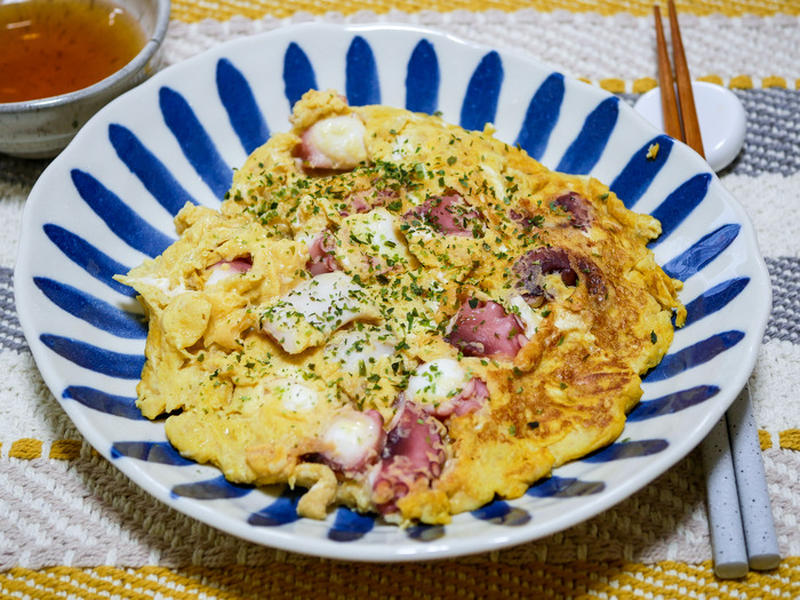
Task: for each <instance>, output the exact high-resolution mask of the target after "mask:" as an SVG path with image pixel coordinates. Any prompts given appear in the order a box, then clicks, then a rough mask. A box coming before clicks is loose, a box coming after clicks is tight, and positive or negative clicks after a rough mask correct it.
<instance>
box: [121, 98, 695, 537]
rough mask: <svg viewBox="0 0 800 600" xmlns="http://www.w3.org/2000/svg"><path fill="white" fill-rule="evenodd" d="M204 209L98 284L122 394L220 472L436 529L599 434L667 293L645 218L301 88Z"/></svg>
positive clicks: (185, 450)
mask: <svg viewBox="0 0 800 600" xmlns="http://www.w3.org/2000/svg"><path fill="white" fill-rule="evenodd" d="M291 124H292V128H291V130H290V131H289V132H288V133H281V134H277V135H274V136H273V137H272V138H271V139H270V140H269V141H268V142H267V143H266V144H264V145H263V146H261V147H260V148H258V149H256V150H255V151H254V152H253V153H252V155H251V156H250V157H249V158H248V159H247V161H246V163H245V164H244V165H243V166H242V168H240V169H238V170H237V171H236V172H235V175H234V180H233V184H232V187H231V189H230V191H229V193H228V194H227V196H226V199H225V200H224V202H223V203H222V206H221V207H220V210H212V209H210V208H205V207H200V206H195V205H191V204H187V205H186V206H185V207H184V208H183V209H182V210H181V211H180V212H179V213H178V215H177V216H176V218H175V225H176V229H177V233H178V234H179V236H180V237H179V239H178V240H177V241H176V242H175V243H174V244H172V245H171V246H170V247H169V248H167V249H166V250H165V251H164V253H163V254H162V255H161V256H159V257H157V258H155V259H153V260H148V261H146V262H145V263H144V264H142V265H141V266H138V267H136V268H134V269H133V270H131V271H130V272H129V273H128V274H126V275H121V276H119V277H118V279H119V280H120V281H122V282H124V283H126V284H128V285H130V286H132V287H133V288H135V289H136V290H137V292H138V293H139V294H140V296H139V297H140V300H141V302H142V304H143V305H144V307H145V309H146V312H147V315H148V317H149V322H150V327H149V333H148V337H147V343H146V350H145V353H146V363H145V366H144V369H143V371H142V378H141V382H140V383H139V385H138V388H137V392H138V400H137V404H138V406H139V408H140V409H141V411H142V413H143V414H144V415H145V416H146V417H148V418H151V419H154V418H157V417H162V416H164V415H166V419H165V428H166V434H167V436H168V438H169V440H170V442H171V443H172V444H173V445H174V446H175V447H176V448H177V449H178V450H179V451H180V453H181V454H182V455H183V456H185V457H187V458H190V459H193V460H196V461H198V462H202V463H210V464H213V465H216V466H217V467H218V468H219V469H220V470H221V471H222V472H223V473H224V475H225V477H226V478H227V479H229V480H230V481H233V482H237V483H248V484H255V485H270V484H285V485H288V486H291V487H294V486H300V487H301V488H305V489H307V491H306V492H305V493H304V495H303V496H302V498H301V500H300V502H299V504H298V512H299V514H300V515H302V516H306V517H311V518H317V519H321V518H325V516H326V515H327V514H328V512H329V511H330V510H331V509H332V508H333V507H334V506H336V505H346V506H349V507H351V508H354V509H356V510H358V511H362V512H373V513H377V514H379V515H381V516H382V518H383V519H384V520H385V521H387V522H390V523H396V524H399V525H402V526H405V525H408V524H410V523H413V522H423V523H430V524H439V523H447V522H449V521H450V519H451V518H452V515H454V514H457V513H460V512H463V511H469V510H474V509H476V508H478V507H480V506H481V505H483V504H485V503H486V502H489V501H491V500H492V499H493V498H494V497H495V496H501V497H504V498H515V497H518V496H520V495H522V494H523V493H524V492H525V491H526V490H527V488H528V487H529V486H530V485H531V484H532V483H534V482H535V481H537V480H538V479H540V478H542V477H546V476H548V475H549V474H550V472H551V470H552V469H553V468H554V467H557V466H558V465H561V464H564V463H565V462H567V461H570V460H573V459H575V458H578V457H581V456H583V455H585V454H587V453H589V452H591V451H593V450H596V449H598V448H600V447H602V446H604V445H606V444H608V443H610V442H612V441H613V440H614V439H615V438H617V436H619V434H620V432H621V431H622V429H623V426H624V424H625V416H626V413H627V412H628V411H630V410H631V408H632V407H633V406H635V405H636V403H637V402H638V400H639V398H640V396H641V394H642V390H641V375H642V374H644V373H645V372H647V371H648V370H649V369H651V368H652V367H654V366H655V365H657V364H658V362H659V361H660V360H661V358H662V357H663V355H664V354H665V352H666V351H667V348H668V347H669V345H670V342H671V340H672V336H673V325H672V322H673V318H674V319H675V322H676V323H677V324H678V325H680V324H682V322H683V319H684V318H685V314H686V313H685V309H684V307H683V306H682V304H681V302H680V300H679V299H678V291H679V290H680V288H681V283H680V282H679V281H677V280H674V279H671V278H670V277H668V276H667V275H666V274H665V273H664V272H663V271H662V270H661V268H660V267H659V266H658V265H657V264H656V262H655V260H654V257H653V254H652V252H651V251H650V250H649V249H648V248H647V242H648V241H649V240H652V239H654V238H656V237H658V235H659V234H660V224H659V222H658V221H657V220H656V219H654V218H652V217H650V216H647V215H640V214H636V213H634V212H631V211H629V210H627V209H626V208H625V207H624V205H623V204H622V202H621V201H620V200H619V199H618V198H617V197H616V196H615V195H614V193H613V192H611V191H610V190H609V189H608V187H607V186H606V185H604V184H602V183H601V182H599V181H597V180H595V179H593V178H590V177H585V176H575V175H568V174H564V173H558V172H554V171H551V170H549V169H547V168H545V167H544V166H543V165H541V164H540V163H538V162H537V161H535V160H534V159H532V158H530V157H529V156H528V155H527V154H526V153H525V152H524V151H523V150H521V149H520V148H518V147H513V146H509V145H508V144H505V143H503V142H501V141H499V140H497V139H496V138H494V137H493V135H492V129H491V127H490V126H488V125H487V127H486V128H485V129H484V131H482V132H477V131H465V130H464V129H462V128H460V127H457V126H454V125H450V124H447V123H446V122H444V121H443V120H442V119H441V118H440V117H438V116H431V115H425V114H414V113H411V112H408V111H406V110H401V109H397V108H390V107H387V106H360V107H351V106H348V104H347V102H346V101H345V99H344V98H342V97H341V96H340V95H338V94H337V93H336V92H334V91H324V92H320V91H309V92H308V93H306V94H305V95H304V96H303V97H302V99H301V100H300V101H299V102H298V103H297V104H296V106H295V107H294V110H293V113H292V116H291Z"/></svg>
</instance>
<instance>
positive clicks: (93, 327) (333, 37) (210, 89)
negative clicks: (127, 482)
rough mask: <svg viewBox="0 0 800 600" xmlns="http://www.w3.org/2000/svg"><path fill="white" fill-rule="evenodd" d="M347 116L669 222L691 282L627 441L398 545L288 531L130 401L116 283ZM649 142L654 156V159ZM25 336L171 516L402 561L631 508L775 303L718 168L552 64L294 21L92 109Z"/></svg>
mask: <svg viewBox="0 0 800 600" xmlns="http://www.w3.org/2000/svg"><path fill="white" fill-rule="evenodd" d="M311 87H316V88H320V89H326V88H335V89H338V90H340V91H341V92H342V93H344V94H345V95H346V96H347V98H348V100H349V102H350V103H351V104H353V105H361V104H373V103H384V104H389V105H394V106H400V107H407V108H409V109H412V110H415V111H423V112H429V113H432V112H434V111H441V112H442V113H443V115H444V117H445V118H446V119H447V120H448V121H451V122H455V123H459V124H461V125H462V126H464V127H466V128H469V129H482V128H483V125H484V123H486V122H489V121H490V122H493V123H494V124H495V126H496V128H497V136H498V137H499V138H500V139H503V140H506V141H507V142H509V143H512V144H520V145H521V146H522V147H523V148H525V149H526V150H527V151H528V153H529V154H530V155H531V156H533V157H534V158H537V159H539V160H541V161H542V162H544V163H545V164H546V165H548V166H550V167H553V168H556V169H559V170H562V171H567V172H570V173H585V174H591V175H593V176H595V177H597V178H598V179H600V180H601V181H604V182H606V183H608V184H610V185H611V189H612V190H614V191H615V192H616V193H617V195H618V196H619V197H620V198H622V200H623V201H624V202H625V204H626V205H627V206H628V207H631V208H633V209H634V210H636V211H639V212H647V213H650V214H652V215H654V216H656V217H658V218H659V219H660V220H661V223H662V225H663V229H664V233H663V235H662V236H661V238H659V239H658V240H656V241H655V242H654V243H653V244H652V247H653V250H654V251H655V253H656V256H657V258H658V261H659V263H661V264H662V265H664V268H665V270H666V271H667V272H668V273H669V274H670V275H672V276H674V277H678V278H680V279H683V280H684V281H685V282H686V285H685V288H684V290H683V292H682V293H681V297H682V299H683V301H684V303H685V304H686V306H687V309H688V312H689V317H688V320H687V324H686V327H684V328H683V329H681V330H679V331H678V332H677V334H676V335H675V341H674V342H673V344H672V347H671V348H670V352H669V354H668V355H667V356H666V357H665V358H664V360H663V361H662V362H661V364H660V365H659V366H658V367H657V368H656V369H655V370H653V371H652V372H651V373H650V374H649V375H648V377H647V378H646V381H645V384H644V397H643V400H642V402H641V403H640V404H639V405H638V406H637V407H636V408H635V409H634V411H633V412H632V413H631V415H630V417H629V419H628V424H627V425H626V427H625V432H624V433H623V434H622V436H621V438H620V441H617V442H616V443H614V444H612V445H611V446H609V447H608V448H605V449H603V450H601V451H598V452H595V453H594V454H592V455H590V456H587V457H586V458H584V459H583V460H578V461H575V462H573V463H571V464H569V465H566V466H564V467H561V468H559V469H557V470H556V472H555V473H554V476H553V477H552V478H550V479H547V480H544V481H542V482H541V483H538V484H536V485H534V486H532V487H531V488H530V489H529V490H528V492H527V493H526V494H525V495H524V496H523V497H521V498H519V499H517V500H502V499H498V500H496V501H494V502H492V503H491V504H489V505H487V506H485V507H483V508H481V509H480V510H476V511H474V512H472V513H469V514H462V515H458V516H457V517H455V518H454V519H453V522H452V524H450V525H447V526H445V527H428V526H417V527H411V528H409V529H406V530H401V529H398V528H396V527H393V526H387V525H383V524H381V523H380V522H379V521H377V520H376V519H374V518H373V517H372V516H362V515H358V514H356V513H354V512H351V511H350V510H348V509H345V508H339V509H337V510H336V511H334V512H333V513H332V514H330V515H329V517H328V519H327V520H326V521H314V520H309V519H301V518H298V516H297V513H296V511H295V507H296V503H297V498H298V496H297V494H292V493H283V494H281V493H280V491H275V490H262V489H254V488H251V487H246V486H240V485H232V484H230V483H227V482H226V481H225V480H224V479H223V478H222V477H221V475H220V473H219V471H217V470H216V469H214V468H212V467H209V466H204V465H198V464H195V463H194V462H191V461H189V460H186V459H184V458H182V457H181V456H180V455H179V454H178V453H177V452H176V451H175V450H174V449H173V448H172V447H171V446H170V445H169V443H168V442H167V441H166V438H165V436H164V424H163V422H150V421H147V420H144V419H143V418H142V417H141V415H140V414H139V411H138V410H137V409H136V407H135V405H134V397H135V386H136V383H137V381H138V378H139V373H140V370H141V368H142V365H143V363H144V356H143V350H144V340H145V335H146V325H145V324H144V323H143V319H142V311H141V308H140V307H139V305H138V303H137V301H136V300H135V298H134V292H133V290H132V289H130V288H128V287H126V286H124V285H121V284H119V283H116V282H115V281H114V280H113V279H112V276H113V275H114V274H115V273H124V272H126V271H127V270H128V269H129V268H130V267H132V266H134V265H138V264H139V263H141V262H142V261H143V260H144V259H146V258H148V257H151V256H156V255H157V254H159V253H160V252H161V251H162V250H163V249H164V248H165V247H166V246H167V245H168V244H169V243H170V242H171V241H172V240H173V239H175V237H176V235H175V231H174V228H173V225H172V216H173V215H174V214H175V213H176V212H177V211H178V209H179V208H180V207H181V206H182V205H183V204H184V202H185V201H187V200H189V201H191V202H197V203H200V204H204V205H208V206H212V207H217V206H219V204H220V200H221V199H222V197H223V196H224V194H225V191H226V190H227V189H228V186H229V184H230V182H231V175H232V169H233V168H235V167H237V166H239V165H241V164H242V163H243V162H244V160H245V158H246V157H247V155H248V154H249V153H250V152H251V151H252V150H253V149H254V148H256V147H257V146H259V145H260V144H262V143H263V142H265V141H266V140H267V139H268V138H269V136H270V134H271V133H272V132H275V131H282V130H286V129H288V121H287V118H288V116H289V114H290V107H291V106H292V104H293V103H294V101H296V100H297V99H298V98H300V96H301V95H302V93H303V92H305V91H306V90H307V89H308V88H311ZM653 144H658V152H657V154H656V156H655V157H654V158H648V156H647V155H648V150H649V149H650V148H651V146H652V145H653ZM15 275H16V299H17V308H18V311H19V315H20V320H21V322H22V325H23V328H24V330H25V335H26V336H27V338H28V343H29V344H30V347H31V350H32V351H33V355H34V357H35V358H36V362H37V364H38V365H39V369H40V370H41V372H42V375H43V376H44V379H45V381H46V382H47V384H48V386H49V387H50V389H51V390H52V391H53V393H54V394H55V396H56V397H57V398H58V399H59V401H60V402H61V404H62V406H63V407H64V410H66V411H67V413H68V414H69V416H70V417H71V418H72V420H73V421H74V422H75V425H76V426H77V427H78V429H79V430H80V431H81V432H82V433H83V435H84V436H85V437H86V438H87V440H88V441H89V442H90V443H91V444H92V445H93V446H94V447H95V448H96V449H97V450H98V451H99V452H100V453H101V454H102V455H103V456H105V457H106V458H107V459H108V460H110V461H112V462H113V463H114V464H115V465H116V466H117V467H118V468H119V469H121V470H122V471H123V472H124V473H125V474H126V475H128V476H129V477H130V478H131V479H133V480H134V481H135V482H136V483H138V484H139V485H140V486H141V487H143V488H144V489H145V490H147V491H148V492H150V493H151V494H153V495H154V496H155V497H157V498H159V499H160V500H162V501H163V502H164V503H166V504H168V505H169V506H171V507H174V508H175V509H177V510H179V511H182V512H184V513H186V514H188V515H191V516H193V517H195V518H197V519H200V520H201V521H204V522H206V523H208V524H210V525H213V526H214V527H217V528H219V529H221V530H223V531H227V532H229V533H231V534H234V535H237V536H240V537H242V538H246V539H248V540H252V541H254V542H258V543H262V544H266V545H269V546H275V547H279V548H284V549H287V550H293V551H297V552H304V553H308V554H316V555H323V556H329V557H334V558H341V559H360V560H412V559H415V560H417V559H423V558H433V557H444V556H455V555H460V554H467V553H471V552H478V551H485V550H492V549H497V548H501V547H504V546H508V545H511V544H516V543H520V542H524V541H528V540H532V539H535V538H539V537H541V536H544V535H547V534H550V533H553V532H555V531H559V530H561V529H564V528H566V527H569V526H571V525H574V524H576V523H578V522H580V521H582V520H584V519H587V518H589V517H591V516H593V515H595V514H597V513H599V512H600V511H602V510H604V509H607V508H608V507H610V506H612V505H613V504H615V503H617V502H619V501H620V500H622V499H624V498H626V497H627V496H629V495H630V494H632V493H633V492H635V491H636V490H638V489H639V488H641V487H642V486H644V485H645V484H647V483H648V482H650V481H652V480H653V479H654V478H655V477H656V476H658V475H659V474H661V473H663V472H664V471H665V470H666V469H668V468H669V467H670V466H672V465H673V464H675V462H677V461H678V460H679V459H680V458H682V457H683V456H685V455H686V454H687V453H688V452H689V451H690V450H691V449H692V448H693V447H694V446H695V445H696V444H698V443H699V442H700V440H701V439H702V438H703V437H704V436H705V434H706V433H707V432H708V431H709V430H710V428H711V427H712V425H713V424H714V423H715V422H716V421H717V420H718V419H719V418H720V416H721V415H722V414H723V412H724V411H725V410H726V409H727V407H728V405H729V404H730V403H731V402H732V400H733V398H734V397H735V396H736V394H737V393H738V392H739V390H740V389H741V388H742V387H743V386H744V384H745V381H746V379H747V377H748V375H749V373H750V371H751V369H752V367H753V365H754V362H755V357H756V352H757V349H758V347H759V345H760V342H761V336H762V333H763V331H764V327H765V325H766V319H767V315H768V312H769V305H770V291H769V280H768V277H767V272H766V269H765V266H764V263H763V261H762V259H761V257H760V255H759V251H758V248H757V246H756V239H755V235H754V232H753V228H752V226H751V224H750V222H749V221H748V219H747V217H746V215H745V213H744V211H743V210H742V208H741V207H740V206H739V204H738V203H737V202H736V201H735V200H733V198H731V197H730V195H729V194H728V193H727V192H726V191H725V189H724V188H723V187H722V185H721V184H720V182H719V180H718V179H717V178H716V177H715V176H714V174H713V173H711V172H710V170H709V167H708V165H707V164H706V163H705V162H704V161H703V160H702V159H701V158H700V157H699V156H698V155H697V154H695V153H694V152H693V151H691V150H690V149H689V148H687V147H686V146H684V145H683V144H680V143H678V142H674V141H673V140H671V139H670V138H668V137H666V136H664V135H662V134H659V132H658V131H656V130H655V129H653V128H652V127H651V126H650V125H649V124H647V123H646V122H645V121H644V120H643V119H642V118H641V117H639V116H638V115H637V114H636V113H634V111H633V110H632V109H630V108H629V107H628V106H626V105H625V104H624V103H622V102H620V101H619V100H618V99H617V98H615V97H613V96H610V95H609V94H607V93H605V92H603V91H601V90H599V89H597V88H594V87H592V86H589V85H586V84H584V83H581V82H578V81H576V80H572V79H570V78H568V77H565V76H564V75H562V74H561V73H559V72H557V71H556V70H554V69H553V68H551V67H548V66H545V65H542V64H539V63H537V62H534V61H531V60H529V59H527V58H522V57H519V56H516V55H514V54H513V53H509V52H501V51H496V50H492V49H491V48H485V47H480V46H476V45H473V44H469V43H465V42H462V41H459V40H456V39H454V38H452V37H449V36H445V35H442V34H440V33H436V32H433V31H428V30H423V29H418V28H412V27H399V26H394V25H369V26H347V27H340V26H328V25H303V26H299V27H287V28H285V29H281V30H278V31H275V32H273V33H269V34H265V35H261V36H256V37H252V38H247V39H243V40H239V41H235V42H231V43H228V44H224V45H221V46H219V47H217V48H215V49H213V50H211V51H209V52H206V53H205V54H202V55H201V56H197V57H196V58H193V59H192V60H189V61H186V62H185V63H182V64H180V65H177V66H174V67H171V68H169V69H167V70H165V71H163V72H162V73H160V74H158V75H157V76H155V77H153V78H152V79H150V80H149V81H148V82H147V83H145V84H143V85H141V86H140V87H138V88H137V89H134V90H133V91H131V92H129V93H127V94H125V95H123V96H121V97H120V98H118V99H117V100H115V101H114V102H112V103H111V104H109V105H108V106H107V107H106V108H105V109H104V110H102V111H101V112H100V113H98V114H97V116H95V117H94V118H93V119H92V120H91V121H90V122H89V123H88V124H87V125H86V126H85V127H84V128H83V129H82V130H81V132H80V133H79V134H78V136H77V137H76V138H75V140H74V141H73V142H72V144H70V146H69V147H68V148H67V149H66V150H65V151H64V152H63V153H62V154H61V155H60V156H59V157H58V159H57V160H55V161H54V162H53V163H52V164H51V165H50V167H48V169H47V170H46V171H45V172H44V174H43V175H42V177H41V178H40V179H39V181H38V183H37V184H36V186H35V187H34V189H33V191H32V193H31V196H30V198H29V200H28V205H27V207H26V211H25V217H24V221H23V231H22V240H21V244H20V253H19V260H18V263H17V268H16V274H15Z"/></svg>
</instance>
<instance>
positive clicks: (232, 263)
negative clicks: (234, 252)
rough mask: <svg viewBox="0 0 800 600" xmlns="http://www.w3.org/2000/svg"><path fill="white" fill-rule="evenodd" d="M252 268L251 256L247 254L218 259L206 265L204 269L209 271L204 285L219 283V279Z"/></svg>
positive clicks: (239, 273)
mask: <svg viewBox="0 0 800 600" xmlns="http://www.w3.org/2000/svg"><path fill="white" fill-rule="evenodd" d="M252 268H253V258H252V257H251V256H250V255H249V254H247V255H245V256H239V257H237V258H234V259H233V260H220V261H218V262H215V263H214V264H213V265H210V266H208V267H206V271H208V272H209V276H208V279H206V285H214V284H215V283H219V282H220V281H222V280H224V279H228V278H229V277H233V276H234V275H241V274H242V273H247V272H248V271H249V270H250V269H252Z"/></svg>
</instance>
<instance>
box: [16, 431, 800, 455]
mask: <svg viewBox="0 0 800 600" xmlns="http://www.w3.org/2000/svg"><path fill="white" fill-rule="evenodd" d="M777 438H778V443H777V446H778V447H779V448H783V449H784V450H800V429H785V430H783V431H779V432H778V436H777ZM758 439H759V442H760V443H761V449H762V450H767V449H769V448H772V447H773V446H774V445H775V444H774V443H773V439H772V434H770V432H769V431H766V430H765V429H761V430H759V432H758ZM82 446H83V441H82V440H78V439H67V440H55V441H53V442H52V443H51V444H50V449H49V452H46V448H45V444H44V442H43V441H42V440H37V439H35V438H21V439H18V440H14V441H12V442H11V444H10V447H9V451H8V457H9V458H19V459H23V460H32V459H35V458H41V457H42V456H45V455H46V456H47V457H48V458H53V459H56V460H72V459H76V458H78V457H79V456H80V454H81V448H82ZM2 447H3V445H2V442H0V451H2ZM87 448H89V447H88V446H87ZM90 451H91V449H90Z"/></svg>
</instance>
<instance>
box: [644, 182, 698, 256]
mask: <svg viewBox="0 0 800 600" xmlns="http://www.w3.org/2000/svg"><path fill="white" fill-rule="evenodd" d="M709 183H711V173H700V174H699V175H695V176H694V177H692V178H691V179H688V180H686V181H685V182H684V183H683V184H681V186H680V187H678V188H677V189H676V190H675V191H674V192H672V193H671V194H670V195H669V196H667V199H666V200H664V202H662V203H661V204H660V205H659V206H658V208H656V209H655V210H654V211H653V212H652V213H650V214H651V215H653V216H654V217H655V218H656V219H658V220H659V221H661V237H660V238H658V239H655V240H653V241H652V242H650V244H649V246H650V247H651V248H652V247H654V246H657V245H658V244H660V243H661V242H663V241H664V240H665V239H667V238H668V237H669V236H670V234H671V233H672V232H673V231H674V230H675V228H676V227H677V226H678V225H680V224H681V223H682V222H683V220H684V219H685V218H686V217H688V216H689V215H690V214H691V212H692V211H693V210H694V209H695V208H697V207H698V206H699V205H700V203H701V202H702V201H703V198H705V197H706V192H708V184H709Z"/></svg>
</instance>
